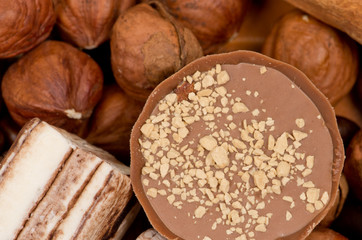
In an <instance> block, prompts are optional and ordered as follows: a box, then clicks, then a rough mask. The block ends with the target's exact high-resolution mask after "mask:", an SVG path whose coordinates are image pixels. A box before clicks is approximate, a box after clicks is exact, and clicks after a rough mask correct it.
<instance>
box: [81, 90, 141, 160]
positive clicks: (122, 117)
mask: <svg viewBox="0 0 362 240" xmlns="http://www.w3.org/2000/svg"><path fill="white" fill-rule="evenodd" d="M143 104H144V103H143V102H138V101H136V100H134V99H132V98H130V97H128V96H127V95H126V94H125V93H124V91H123V90H122V89H121V88H120V87H118V85H116V84H113V85H109V86H106V87H105V89H104V91H103V96H102V98H101V100H100V101H99V103H98V104H97V106H96V108H95V109H94V112H93V114H92V117H91V119H90V122H89V123H90V129H89V134H88V135H87V136H86V140H87V141H88V142H90V143H92V144H94V145H96V146H99V147H101V148H103V149H105V150H106V151H109V152H110V153H112V154H114V155H116V156H118V155H127V154H129V138H130V135H131V130H132V126H133V124H134V123H135V122H136V120H137V118H138V115H139V114H140V113H141V111H142V108H143Z"/></svg>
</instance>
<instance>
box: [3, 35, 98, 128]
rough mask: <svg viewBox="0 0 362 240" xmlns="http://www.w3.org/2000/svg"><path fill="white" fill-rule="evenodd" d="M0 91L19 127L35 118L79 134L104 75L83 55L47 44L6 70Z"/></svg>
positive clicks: (60, 45)
mask: <svg viewBox="0 0 362 240" xmlns="http://www.w3.org/2000/svg"><path fill="white" fill-rule="evenodd" d="M1 88H2V89H1V90H2V95H3V98H4V101H5V104H6V106H7V108H8V110H9V113H10V115H11V116H12V118H13V119H14V120H15V121H16V122H17V123H18V124H19V125H23V124H24V123H25V122H27V121H28V120H30V119H31V118H34V117H38V118H40V119H42V120H44V121H46V122H48V123H50V124H53V125H56V126H58V127H61V128H64V129H66V130H68V131H71V132H75V133H78V131H79V130H80V129H81V127H82V126H84V124H85V121H86V119H88V118H89V117H90V115H91V113H92V110H93V108H94V106H95V105H96V103H97V102H98V101H99V99H100V97H101V94H102V88H103V74H102V71H101V69H100V68H99V66H98V65H97V64H96V62H95V61H94V60H92V59H91V58H90V57H89V56H88V55H86V54H85V53H83V52H81V51H79V50H78V49H76V48H74V47H72V46H71V45H69V44H67V43H64V42H58V41H46V42H43V43H42V44H40V45H39V46H38V47H37V48H35V49H34V50H32V51H31V52H29V53H28V54H26V55H25V56H23V57H22V58H20V60H19V61H17V62H16V63H14V64H13V65H11V66H10V67H9V69H8V70H7V72H6V73H5V75H4V77H3V81H2V86H1Z"/></svg>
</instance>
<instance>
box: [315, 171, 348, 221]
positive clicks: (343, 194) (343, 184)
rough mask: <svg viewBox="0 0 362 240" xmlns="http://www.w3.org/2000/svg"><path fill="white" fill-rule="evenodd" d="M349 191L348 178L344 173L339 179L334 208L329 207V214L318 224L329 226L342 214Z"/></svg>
mask: <svg viewBox="0 0 362 240" xmlns="http://www.w3.org/2000/svg"><path fill="white" fill-rule="evenodd" d="M348 192H349V188H348V183H347V179H346V177H345V176H344V175H343V174H342V175H341V179H340V181H339V186H338V192H337V197H336V200H335V201H334V204H333V206H332V208H331V209H329V211H328V213H327V215H326V216H325V217H324V218H323V220H322V221H321V222H320V223H319V224H318V226H319V227H329V226H330V225H331V224H332V223H333V221H334V220H335V219H336V218H337V217H338V216H339V215H340V213H341V212H342V209H343V206H344V204H345V202H346V199H347V195H348Z"/></svg>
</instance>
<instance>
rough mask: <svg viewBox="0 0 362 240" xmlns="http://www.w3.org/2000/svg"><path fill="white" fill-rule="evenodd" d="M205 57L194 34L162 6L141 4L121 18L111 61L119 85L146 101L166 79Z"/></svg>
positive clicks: (113, 35) (113, 41)
mask: <svg viewBox="0 0 362 240" xmlns="http://www.w3.org/2000/svg"><path fill="white" fill-rule="evenodd" d="M200 56H202V49H201V47H200V45H199V43H198V42H197V39H196V38H195V36H194V35H193V34H192V32H191V31H190V30H189V29H187V28H184V27H182V26H180V25H179V24H178V23H177V22H176V21H175V20H174V19H173V18H172V17H171V16H170V15H167V12H165V11H164V9H163V8H162V5H160V4H157V5H156V7H155V8H153V7H151V6H150V5H148V4H145V3H141V4H138V5H136V6H134V7H132V8H130V9H128V10H127V11H126V12H125V14H123V15H121V16H120V17H119V18H118V20H117V22H116V23H115V25H114V27H113V31H112V35H111V62H112V69H113V74H114V76H115V78H116V81H117V83H118V84H119V85H120V86H121V88H122V89H124V90H125V92H126V93H127V94H128V95H130V96H132V97H134V98H135V99H137V100H143V101H144V100H146V99H147V97H148V95H149V94H150V93H151V91H152V90H153V89H154V88H155V87H156V86H157V85H158V84H159V83H160V82H161V81H163V80H164V79H165V78H167V77H168V76H170V75H171V74H173V73H174V72H176V71H177V70H179V69H180V68H181V67H183V66H184V65H185V64H187V63H189V62H191V61H192V60H194V59H196V58H199V57H200Z"/></svg>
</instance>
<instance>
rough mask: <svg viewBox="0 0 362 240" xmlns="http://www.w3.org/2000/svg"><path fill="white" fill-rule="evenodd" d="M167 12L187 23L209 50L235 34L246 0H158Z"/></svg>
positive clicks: (184, 23)
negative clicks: (165, 7) (166, 8)
mask: <svg viewBox="0 0 362 240" xmlns="http://www.w3.org/2000/svg"><path fill="white" fill-rule="evenodd" d="M161 2H163V3H164V4H165V5H166V6H167V7H168V9H169V10H170V12H171V14H172V15H173V16H175V18H176V19H177V20H178V21H180V22H181V23H182V24H183V25H184V26H186V27H188V28H189V29H190V30H191V31H192V32H193V33H194V34H195V36H196V38H197V39H198V40H199V42H200V44H201V46H202V48H203V50H204V53H205V54H210V53H214V52H216V51H217V49H218V48H219V47H220V46H221V45H222V44H224V43H225V42H227V41H228V40H229V39H231V38H232V37H233V36H234V34H237V32H238V31H239V28H240V26H241V23H242V21H243V18H244V15H245V13H246V10H247V9H248V1H246V0H214V1H209V0H198V1H195V0H186V1H185V0H162V1H161Z"/></svg>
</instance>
